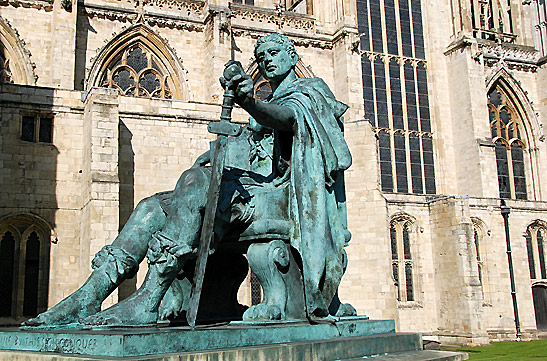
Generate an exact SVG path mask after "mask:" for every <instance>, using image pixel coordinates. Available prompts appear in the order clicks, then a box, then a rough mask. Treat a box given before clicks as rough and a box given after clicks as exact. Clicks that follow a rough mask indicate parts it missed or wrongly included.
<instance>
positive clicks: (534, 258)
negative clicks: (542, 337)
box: [525, 221, 547, 330]
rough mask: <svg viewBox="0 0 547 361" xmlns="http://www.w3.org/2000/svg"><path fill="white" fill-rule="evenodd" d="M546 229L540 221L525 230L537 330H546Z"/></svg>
mask: <svg viewBox="0 0 547 361" xmlns="http://www.w3.org/2000/svg"><path fill="white" fill-rule="evenodd" d="M546 237H547V227H546V224H545V223H544V222H542V221H536V222H534V223H532V224H531V225H530V226H528V228H527V229H526V233H525V239H526V251H527V253H528V268H529V270H530V279H531V281H532V296H533V300H534V313H535V316H536V326H537V328H538V330H547V269H546V266H545V252H546V249H545V246H546V244H545V243H546V241H547V239H546Z"/></svg>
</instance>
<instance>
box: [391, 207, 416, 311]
mask: <svg viewBox="0 0 547 361" xmlns="http://www.w3.org/2000/svg"><path fill="white" fill-rule="evenodd" d="M418 230H419V226H418V222H417V221H416V218H414V217H412V216H411V215H409V214H407V213H404V212H398V213H395V214H394V215H393V216H391V219H390V222H389V239H390V246H391V270H392V277H393V281H394V282H395V289H396V296H397V301H399V303H400V304H401V303H407V302H416V301H418V297H417V296H418V294H419V292H416V291H417V289H418V288H419V277H417V274H416V272H417V263H416V255H417V253H418V252H417V244H418V242H417V238H416V237H417V232H418Z"/></svg>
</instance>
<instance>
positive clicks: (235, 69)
mask: <svg viewBox="0 0 547 361" xmlns="http://www.w3.org/2000/svg"><path fill="white" fill-rule="evenodd" d="M238 74H240V75H245V71H244V70H243V66H242V65H241V63H240V62H239V61H233V60H230V61H229V62H228V63H227V64H226V67H225V68H224V78H226V79H231V78H233V77H234V76H236V75H238ZM234 97H235V91H234V90H233V89H230V88H226V90H225V91H224V98H223V101H222V113H221V114H220V122H211V123H209V125H208V126H207V130H209V132H210V133H214V134H219V135H232V136H235V135H238V134H239V133H240V132H241V126H240V125H238V124H234V123H232V122H231V121H232V109H233V108H234Z"/></svg>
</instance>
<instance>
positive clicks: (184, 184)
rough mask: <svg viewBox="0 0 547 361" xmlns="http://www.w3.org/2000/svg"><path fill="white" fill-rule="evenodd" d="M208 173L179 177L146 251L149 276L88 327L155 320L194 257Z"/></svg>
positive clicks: (196, 171)
mask: <svg viewBox="0 0 547 361" xmlns="http://www.w3.org/2000/svg"><path fill="white" fill-rule="evenodd" d="M208 187H209V174H208V172H207V171H204V170H203V169H202V168H194V169H190V170H187V171H186V172H184V173H183V174H182V176H181V177H180V179H179V181H178V183H177V186H176V188H175V190H174V191H173V199H172V202H171V205H170V209H169V215H168V217H167V220H166V222H165V226H164V227H163V229H162V230H161V231H160V232H156V233H155V234H154V235H153V236H152V240H151V241H150V243H149V248H148V253H147V256H148V263H149V267H148V273H147V274H146V278H145V280H144V283H143V284H142V286H141V287H140V288H139V289H138V290H137V291H136V292H135V293H134V294H133V295H131V296H130V297H128V298H127V299H125V300H123V301H122V302H120V303H118V304H116V305H114V306H112V307H110V308H109V309H107V310H104V311H102V312H99V313H97V314H95V315H92V316H89V317H87V318H85V319H84V320H82V321H81V322H82V323H83V324H87V325H147V324H154V323H156V322H157V318H158V308H159V305H160V303H161V300H162V298H163V296H164V295H165V293H166V292H167V290H168V288H169V286H170V285H171V283H172V282H173V280H174V278H175V277H176V275H177V274H178V273H179V272H180V270H181V269H182V266H183V265H184V263H185V262H186V260H187V259H188V258H190V257H195V253H194V251H195V250H196V249H197V246H198V244H197V243H198V240H199V234H200V229H201V221H202V215H201V214H202V211H203V208H204V206H205V201H206V199H205V198H206V197H205V196H206V193H207V189H208Z"/></svg>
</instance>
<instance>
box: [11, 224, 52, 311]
mask: <svg viewBox="0 0 547 361" xmlns="http://www.w3.org/2000/svg"><path fill="white" fill-rule="evenodd" d="M50 239H51V228H50V227H49V226H48V225H47V223H46V222H45V221H43V220H42V219H40V218H37V217H34V216H31V215H15V216H8V217H6V218H4V219H2V220H0V277H1V279H2V283H1V285H0V290H1V292H2V295H3V297H2V298H1V300H0V317H4V318H10V319H16V320H20V319H21V318H28V317H34V316H36V315H37V314H38V313H40V312H43V311H45V310H46V309H47V297H48V282H49V250H50V247H49V245H50ZM8 322H9V321H8ZM12 322H13V321H12Z"/></svg>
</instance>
